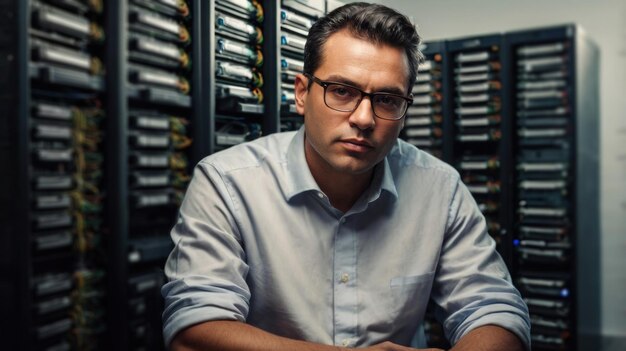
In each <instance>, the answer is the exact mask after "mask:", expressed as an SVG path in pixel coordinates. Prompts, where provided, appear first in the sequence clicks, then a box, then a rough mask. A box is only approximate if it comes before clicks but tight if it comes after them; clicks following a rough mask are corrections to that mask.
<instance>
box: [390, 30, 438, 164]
mask: <svg viewBox="0 0 626 351" xmlns="http://www.w3.org/2000/svg"><path fill="white" fill-rule="evenodd" d="M420 51H421V52H422V54H423V55H424V58H425V60H424V62H423V63H421V64H420V65H419V68H418V74H417V79H416V81H415V84H414V85H413V89H412V91H411V93H412V94H413V105H411V106H410V107H409V109H408V110H407V114H406V117H405V122H404V129H403V130H402V134H401V136H400V137H401V138H403V139H404V140H406V141H407V142H409V143H411V144H413V145H415V146H417V147H418V148H420V149H422V150H424V151H427V152H428V153H430V154H432V155H434V156H435V157H437V158H439V159H444V155H443V139H444V115H445V111H444V107H445V105H444V103H443V97H444V91H443V89H444V88H443V77H444V75H445V73H444V68H445V67H446V62H444V57H445V55H446V52H445V42H443V41H440V42H429V43H424V44H423V45H422V47H420Z"/></svg>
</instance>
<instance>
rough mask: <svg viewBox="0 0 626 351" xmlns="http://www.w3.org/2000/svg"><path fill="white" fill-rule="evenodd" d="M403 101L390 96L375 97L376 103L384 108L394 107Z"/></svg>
mask: <svg viewBox="0 0 626 351" xmlns="http://www.w3.org/2000/svg"><path fill="white" fill-rule="evenodd" d="M402 101H403V99H401V98H399V97H397V96H392V95H376V103H377V104H379V105H381V106H385V107H396V106H400V105H401V104H402Z"/></svg>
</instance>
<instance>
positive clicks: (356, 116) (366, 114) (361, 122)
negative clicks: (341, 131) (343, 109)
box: [348, 96, 376, 130]
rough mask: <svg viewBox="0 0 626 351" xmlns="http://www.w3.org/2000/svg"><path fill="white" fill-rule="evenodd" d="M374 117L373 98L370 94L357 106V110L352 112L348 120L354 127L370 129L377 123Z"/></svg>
mask: <svg viewBox="0 0 626 351" xmlns="http://www.w3.org/2000/svg"><path fill="white" fill-rule="evenodd" d="M374 118H375V117H374V110H373V109H372V100H371V99H370V98H369V96H364V97H363V98H362V99H361V102H359V105H358V106H357V107H356V110H354V111H353V112H352V113H351V114H350V118H349V119H348V122H350V125H351V126H352V127H356V128H359V129H360V130H368V129H372V128H374V125H375V124H376V122H375V120H374Z"/></svg>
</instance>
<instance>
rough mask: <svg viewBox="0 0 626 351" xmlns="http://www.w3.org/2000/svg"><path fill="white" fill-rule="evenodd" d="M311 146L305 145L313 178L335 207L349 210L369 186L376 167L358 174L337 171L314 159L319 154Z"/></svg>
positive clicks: (344, 210) (345, 210)
mask: <svg viewBox="0 0 626 351" xmlns="http://www.w3.org/2000/svg"><path fill="white" fill-rule="evenodd" d="M309 148H310V145H306V146H305V156H306V160H307V164H308V166H309V170H310V171H311V174H312V175H313V179H315V182H316V183H317V185H318V186H319V187H320V189H321V190H322V191H323V192H324V194H326V196H328V199H329V201H330V203H331V205H333V207H335V208H336V209H338V210H340V211H341V212H344V213H345V212H347V211H348V210H349V209H351V208H352V206H353V205H354V204H355V203H356V201H357V200H358V199H359V197H360V196H361V195H362V194H363V192H364V191H365V190H367V188H368V187H369V185H370V183H371V181H372V177H373V174H374V168H372V169H369V170H367V171H365V172H363V173H358V174H353V173H346V172H341V171H337V170H336V169H334V168H332V167H331V166H330V165H329V164H328V163H326V162H324V161H322V162H320V160H314V159H315V158H316V156H317V157H319V155H315V154H313V153H316V151H315V150H312V148H311V149H309ZM316 161H317V162H316Z"/></svg>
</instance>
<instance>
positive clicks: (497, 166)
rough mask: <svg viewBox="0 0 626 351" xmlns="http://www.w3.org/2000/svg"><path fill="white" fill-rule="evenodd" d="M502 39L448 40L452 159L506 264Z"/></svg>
mask: <svg viewBox="0 0 626 351" xmlns="http://www.w3.org/2000/svg"><path fill="white" fill-rule="evenodd" d="M502 45H503V37H502V36H501V35H499V34H495V35H486V36H480V37H474V38H466V39H457V40H451V41H448V42H447V53H448V58H449V59H448V70H447V71H448V72H449V74H448V75H447V77H446V78H445V79H446V81H445V84H446V85H447V87H448V90H447V95H446V100H447V101H446V106H447V108H448V115H449V116H450V117H449V118H448V117H446V118H447V119H448V120H449V121H450V122H449V123H450V124H451V129H452V133H451V134H450V135H451V137H449V138H447V139H445V140H444V143H445V145H444V154H446V155H449V158H447V161H448V162H449V163H451V164H452V165H453V166H454V167H456V168H457V170H458V171H459V173H460V174H461V177H462V179H463V182H464V183H465V184H466V185H467V187H468V189H469V190H470V192H471V193H472V195H473V196H474V198H475V200H476V202H477V203H478V206H479V207H480V210H481V211H482V212H483V214H484V215H485V218H486V220H487V229H488V231H489V234H490V235H491V236H492V237H493V238H494V239H495V241H496V243H497V249H498V251H499V252H500V254H501V256H502V257H503V258H504V260H505V261H507V262H508V260H509V257H510V245H507V243H508V242H509V240H506V238H507V237H508V236H509V235H510V233H509V231H508V229H507V228H509V226H510V225H509V218H508V217H509V216H508V212H507V208H506V204H507V202H508V201H509V195H508V192H507V191H508V187H506V186H505V185H506V182H507V179H508V177H509V174H510V164H509V163H510V145H509V143H510V138H509V137H508V135H509V134H510V124H511V121H510V118H509V117H508V116H506V115H504V116H503V114H502V110H503V98H504V96H505V94H504V83H503V74H502V62H503V61H504V60H506V57H505V55H506V54H505V53H504V52H503V50H502Z"/></svg>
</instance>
